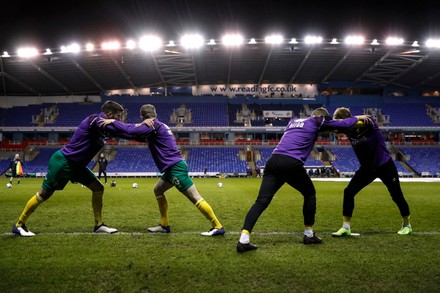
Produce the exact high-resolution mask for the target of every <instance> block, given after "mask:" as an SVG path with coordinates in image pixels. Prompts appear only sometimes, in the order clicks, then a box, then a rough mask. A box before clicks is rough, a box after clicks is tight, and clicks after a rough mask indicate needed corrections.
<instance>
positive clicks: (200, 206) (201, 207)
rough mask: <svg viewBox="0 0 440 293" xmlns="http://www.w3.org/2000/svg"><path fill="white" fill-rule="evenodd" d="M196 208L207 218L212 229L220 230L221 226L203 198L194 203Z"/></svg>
mask: <svg viewBox="0 0 440 293" xmlns="http://www.w3.org/2000/svg"><path fill="white" fill-rule="evenodd" d="M196 207H197V208H198V209H199V211H200V212H201V213H202V214H203V215H204V216H205V218H207V219H208V220H209V221H210V222H211V225H212V227H214V228H215V229H220V228H221V227H223V226H222V224H220V221H219V220H218V219H217V217H216V215H215V214H214V211H213V210H212V208H211V206H210V205H209V203H207V202H206V200H204V199H203V198H202V199H200V200H199V201H197V202H196Z"/></svg>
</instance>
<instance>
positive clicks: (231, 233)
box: [0, 231, 440, 237]
mask: <svg viewBox="0 0 440 293" xmlns="http://www.w3.org/2000/svg"><path fill="white" fill-rule="evenodd" d="M200 233H201V232H171V233H170V234H173V235H200ZM240 233H241V232H235V231H231V232H226V233H225V234H227V235H239V234H240ZM331 233H332V232H318V234H321V235H328V234H331ZM162 234H163V233H149V232H117V233H114V234H106V233H93V232H41V233H38V232H36V235H151V236H156V235H162ZM374 234H397V233H394V232H380V231H368V232H364V233H352V236H355V237H357V236H361V235H374ZM412 234H415V235H440V232H439V231H431V232H429V231H428V232H412ZM0 235H2V236H12V235H14V234H12V233H3V234H0ZM252 235H262V236H267V235H269V236H270V235H303V232H282V231H278V232H252Z"/></svg>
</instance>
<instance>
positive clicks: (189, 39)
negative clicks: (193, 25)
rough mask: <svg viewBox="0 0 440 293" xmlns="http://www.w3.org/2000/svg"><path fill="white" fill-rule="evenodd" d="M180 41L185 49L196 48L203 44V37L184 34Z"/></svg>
mask: <svg viewBox="0 0 440 293" xmlns="http://www.w3.org/2000/svg"><path fill="white" fill-rule="evenodd" d="M180 43H181V44H182V46H183V47H185V48H187V49H197V48H200V47H201V46H203V43H204V41H203V37H202V36H201V35H198V34H190V35H184V36H183V37H182V38H181V39H180Z"/></svg>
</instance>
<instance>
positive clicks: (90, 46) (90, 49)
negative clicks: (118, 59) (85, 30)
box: [86, 43, 95, 52]
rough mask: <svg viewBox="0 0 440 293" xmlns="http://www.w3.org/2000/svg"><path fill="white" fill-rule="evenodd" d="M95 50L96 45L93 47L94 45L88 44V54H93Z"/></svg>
mask: <svg viewBox="0 0 440 293" xmlns="http://www.w3.org/2000/svg"><path fill="white" fill-rule="evenodd" d="M94 50H95V45H93V44H92V43H87V44H86V51H87V52H92V51H94Z"/></svg>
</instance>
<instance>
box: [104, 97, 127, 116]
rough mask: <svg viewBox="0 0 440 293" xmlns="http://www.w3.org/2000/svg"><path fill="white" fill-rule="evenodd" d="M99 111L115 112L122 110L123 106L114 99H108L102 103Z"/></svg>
mask: <svg viewBox="0 0 440 293" xmlns="http://www.w3.org/2000/svg"><path fill="white" fill-rule="evenodd" d="M101 112H102V113H112V114H117V113H119V112H124V107H123V106H122V105H121V104H119V103H117V102H115V101H111V100H108V101H106V102H105V103H104V104H102V106H101Z"/></svg>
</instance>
